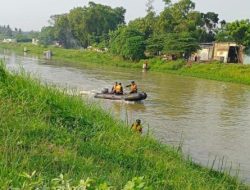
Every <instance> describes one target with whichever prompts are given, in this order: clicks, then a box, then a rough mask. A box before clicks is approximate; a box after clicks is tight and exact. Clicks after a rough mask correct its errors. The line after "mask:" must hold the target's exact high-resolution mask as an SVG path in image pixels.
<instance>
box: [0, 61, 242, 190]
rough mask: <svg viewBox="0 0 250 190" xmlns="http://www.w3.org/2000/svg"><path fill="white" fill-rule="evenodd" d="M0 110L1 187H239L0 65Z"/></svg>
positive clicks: (80, 102)
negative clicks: (11, 72)
mask: <svg viewBox="0 0 250 190" xmlns="http://www.w3.org/2000/svg"><path fill="white" fill-rule="evenodd" d="M0 115H1V117H0V129H1V130H0V135H1V138H0V187H1V188H3V189H8V188H9V187H11V188H14V187H22V188H23V189H35V188H40V189H41V188H42V187H50V188H52V187H59V185H61V186H67V185H71V186H72V187H73V186H79V187H80V186H81V187H84V186H87V185H90V187H89V189H94V187H96V188H99V189H108V187H109V186H112V187H114V189H122V188H123V187H124V189H146V187H148V188H149V189H208V190H210V189H247V187H246V186H245V185H243V184H241V183H240V182H239V181H238V180H237V179H235V178H233V177H230V176H229V175H228V174H226V173H219V172H216V171H213V170H212V169H207V168H203V167H200V166H198V165H196V164H194V163H193V162H191V161H189V160H185V159H184V158H183V156H182V155H181V153H180V152H178V151H177V150H176V149H173V148H170V147H168V146H166V145H162V144H160V143H158V142H156V141H155V140H154V139H153V138H151V137H149V136H147V135H143V136H140V135H138V134H135V133H133V132H131V131H130V130H129V128H128V127H127V126H126V125H125V124H123V123H121V122H120V121H116V120H114V119H113V118H112V117H111V116H110V115H109V114H107V113H106V112H104V111H103V110H101V109H100V108H99V107H98V106H96V105H93V104H89V103H87V102H86V101H83V100H82V98H80V97H78V96H69V95H67V94H66V93H63V92H61V91H59V90H57V89H54V88H51V87H49V86H46V85H41V84H40V82H39V81H37V80H34V79H31V78H30V76H28V75H26V74H10V73H9V72H8V71H6V69H5V68H4V66H2V65H1V66H0ZM60 174H63V175H60ZM58 176H60V177H58ZM88 177H89V178H88ZM70 179H71V180H70ZM81 179H85V181H83V180H82V181H81V182H80V183H79V181H80V180H81ZM91 187H93V188H91ZM136 187H137V188H136Z"/></svg>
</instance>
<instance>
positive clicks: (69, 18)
mask: <svg viewBox="0 0 250 190" xmlns="http://www.w3.org/2000/svg"><path fill="white" fill-rule="evenodd" d="M153 1H154V0H147V1H146V11H147V14H146V16H145V17H142V18H137V19H135V20H132V21H130V22H129V23H127V24H126V23H125V12H126V10H125V9H124V8H123V7H116V8H112V7H110V6H106V5H102V4H96V3H94V2H89V4H88V5H87V6H83V7H77V8H74V9H72V10H70V11H69V13H65V14H61V15H52V16H51V17H50V20H49V23H50V25H49V26H45V27H43V28H42V30H41V32H40V33H39V41H40V43H42V44H44V45H50V44H53V43H55V42H57V43H59V44H60V45H61V46H63V47H64V48H87V47H88V46H93V47H98V48H107V49H108V50H109V51H110V52H111V53H113V54H115V55H119V56H122V57H123V58H124V59H130V60H139V59H142V58H145V56H157V55H161V54H167V55H172V56H175V57H183V56H184V57H185V56H187V57H188V56H189V55H190V54H191V53H193V52H195V51H196V50H197V49H199V44H200V43H210V42H213V41H234V42H237V43H238V44H240V45H244V46H245V47H246V49H248V47H250V21H249V20H248V19H246V20H240V21H235V22H231V23H227V22H226V21H225V20H220V19H219V15H218V14H217V13H214V12H207V13H203V12H200V11H197V10H195V3H194V2H193V1H192V0H179V1H178V2H176V3H173V2H172V1H171V0H163V2H164V3H165V7H164V9H163V10H162V11H161V12H160V13H159V14H156V12H155V11H154V7H153ZM4 31H5V32H4V33H5V34H6V33H7V34H8V36H10V34H11V31H10V29H9V28H8V27H7V28H6V27H5V29H4ZM15 31H16V30H15ZM16 32H17V34H16V36H17V35H19V38H20V36H22V35H24V34H23V33H22V32H20V31H19V30H17V31H16ZM12 33H13V32H12ZM1 34H2V33H1V27H0V36H1Z"/></svg>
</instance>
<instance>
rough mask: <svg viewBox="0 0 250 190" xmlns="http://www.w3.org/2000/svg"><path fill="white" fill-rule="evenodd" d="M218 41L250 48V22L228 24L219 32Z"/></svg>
mask: <svg viewBox="0 0 250 190" xmlns="http://www.w3.org/2000/svg"><path fill="white" fill-rule="evenodd" d="M216 39H217V40H218V41H234V42H236V43H237V44H239V45H243V46H245V47H246V48H248V49H249V48H250V21H249V20H248V19H246V20H240V21H238V20H237V21H235V22H231V23H227V24H226V25H225V27H223V28H221V29H220V31H219V32H218V34H217V36H216Z"/></svg>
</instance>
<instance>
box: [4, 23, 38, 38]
mask: <svg viewBox="0 0 250 190" xmlns="http://www.w3.org/2000/svg"><path fill="white" fill-rule="evenodd" d="M38 36H39V32H35V31H29V32H23V31H22V29H21V28H14V29H12V28H11V27H10V26H9V25H7V26H5V25H4V26H0V40H3V39H16V40H17V42H31V41H32V38H38Z"/></svg>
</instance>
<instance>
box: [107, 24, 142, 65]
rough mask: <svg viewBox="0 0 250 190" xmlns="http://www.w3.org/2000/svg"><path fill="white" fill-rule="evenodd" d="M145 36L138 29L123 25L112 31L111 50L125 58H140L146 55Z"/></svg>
mask: <svg viewBox="0 0 250 190" xmlns="http://www.w3.org/2000/svg"><path fill="white" fill-rule="evenodd" d="M144 41H145V38H144V35H143V34H142V33H141V32H139V31H138V30H135V29H132V28H129V27H126V26H122V27H120V28H118V30H116V31H114V32H111V33H110V51H111V52H112V53H114V54H116V55H120V56H122V57H123V58H124V59H130V60H133V61H135V60H139V59H142V58H144V57H145V55H144V51H145V42H144Z"/></svg>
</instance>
